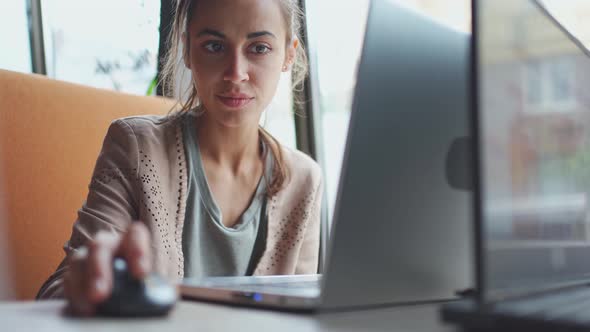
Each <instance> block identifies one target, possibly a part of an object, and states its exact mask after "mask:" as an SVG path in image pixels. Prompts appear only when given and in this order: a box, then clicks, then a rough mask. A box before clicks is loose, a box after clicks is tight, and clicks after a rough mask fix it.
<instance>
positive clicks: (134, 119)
mask: <svg viewBox="0 0 590 332" xmlns="http://www.w3.org/2000/svg"><path fill="white" fill-rule="evenodd" d="M182 116H183V115H177V114H166V115H159V114H147V115H134V116H127V117H122V118H118V119H115V120H113V121H112V125H116V124H124V125H126V126H128V127H130V128H131V129H132V130H133V132H135V133H136V134H139V133H143V132H149V133H153V132H157V131H166V130H169V129H170V128H174V127H175V125H176V124H177V123H178V121H179V120H180V119H181V118H182Z"/></svg>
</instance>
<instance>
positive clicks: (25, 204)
mask: <svg viewBox="0 0 590 332" xmlns="http://www.w3.org/2000/svg"><path fill="white" fill-rule="evenodd" d="M173 104H174V102H173V101H172V100H169V99H165V98H158V97H142V96H133V95H127V94H122V93H117V92H113V91H107V90H102V89H96V88H91V87H86V86H82V85H77V84H72V83H66V82H62V81H57V80H53V79H48V78H46V77H44V76H40V75H34V74H21V73H15V72H10V71H4V70H0V172H2V173H1V174H0V179H3V185H4V188H2V189H3V190H0V192H3V196H4V199H3V201H4V213H3V215H4V218H5V221H4V224H5V225H4V228H5V231H6V234H5V235H6V236H5V238H6V240H7V244H8V249H9V252H10V253H11V257H10V259H9V260H8V261H9V262H10V263H9V264H8V265H9V269H8V270H9V271H12V280H13V284H14V294H15V296H16V298H17V299H32V298H34V296H35V294H36V292H37V290H38V289H39V287H40V286H41V284H42V283H43V281H44V280H45V279H46V278H47V277H48V276H49V275H50V274H51V273H52V272H53V270H54V269H55V268H56V267H57V265H58V264H59V262H60V261H61V259H62V258H63V257H64V253H63V251H62V249H61V248H62V245H63V244H64V243H65V241H66V240H67V239H68V238H69V236H70V233H71V228H72V224H73V222H74V221H75V219H76V212H77V210H78V209H79V208H80V207H81V205H82V203H83V202H84V200H85V198H86V195H87V193H88V184H89V183H90V176H91V174H92V170H93V168H94V164H95V161H96V158H97V156H98V152H99V151H100V148H101V145H102V141H103V139H104V136H105V134H106V131H107V128H108V126H109V124H110V123H111V121H112V120H114V119H116V118H120V117H124V116H130V115H139V114H166V113H167V112H168V111H169V110H170V109H171V108H172V107H173ZM1 198H2V197H0V199H1Z"/></svg>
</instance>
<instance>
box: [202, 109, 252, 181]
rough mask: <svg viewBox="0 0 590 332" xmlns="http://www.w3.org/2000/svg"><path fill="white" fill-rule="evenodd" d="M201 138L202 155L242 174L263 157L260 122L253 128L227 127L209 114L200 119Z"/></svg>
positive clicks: (211, 161) (233, 171)
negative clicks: (259, 130)
mask: <svg viewBox="0 0 590 332" xmlns="http://www.w3.org/2000/svg"><path fill="white" fill-rule="evenodd" d="M197 139H198V142H199V150H200V153H201V156H202V158H204V159H207V161H208V162H210V163H213V164H216V165H218V166H221V167H223V168H229V169H230V170H231V172H232V173H234V174H238V173H241V172H243V170H244V166H245V168H248V169H249V168H250V167H251V166H248V165H252V163H257V162H259V161H260V160H261V158H260V155H261V150H260V143H259V142H260V141H259V140H260V137H259V132H258V125H256V126H249V127H238V128H229V127H224V126H221V125H219V124H218V123H216V122H215V121H213V119H211V118H208V117H207V115H206V113H205V114H203V115H202V116H200V117H198V118H197Z"/></svg>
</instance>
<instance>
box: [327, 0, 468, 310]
mask: <svg viewBox="0 0 590 332" xmlns="http://www.w3.org/2000/svg"><path fill="white" fill-rule="evenodd" d="M469 40H470V38H469V35H467V34H466V33H463V32H459V31H456V30H453V29H451V28H449V27H446V26H444V25H442V24H439V23H437V22H435V21H433V20H432V19H430V18H428V17H426V16H423V15H421V14H419V13H417V12H414V11H412V10H410V9H407V8H405V7H403V6H401V5H400V4H398V3H397V2H396V1H392V0H373V1H371V4H370V9H369V14H368V21H367V26H366V31H365V39H364V44H363V50H362V54H361V61H360V65H359V68H358V72H357V83H356V88H355V95H354V100H353V108H352V112H351V118H350V124H349V127H348V135H347V141H346V146H345V152H344V156H343V164H342V170H341V173H340V182H339V187H338V193H337V199H336V203H335V212H334V216H333V224H332V233H331V242H330V244H329V246H328V257H327V264H326V270H325V275H324V278H323V279H322V281H323V289H322V301H321V303H322V304H321V305H322V307H323V308H339V307H355V306H357V307H358V306H367V305H379V304H390V303H404V302H416V301H424V300H433V299H445V298H446V299H448V298H452V297H454V295H455V292H456V291H458V290H461V289H465V288H468V287H471V286H473V284H472V278H471V274H470V272H471V270H472V269H471V267H470V262H471V261H472V260H471V255H470V253H471V252H472V250H471V247H470V245H471V243H472V242H471V239H470V234H471V233H470V224H471V222H470V213H471V212H470V206H471V205H470V194H469V192H468V191H467V190H465V189H466V187H465V181H464V179H465V178H466V175H465V174H466V168H467V165H466V161H465V153H466V151H467V150H466V146H465V145H464V144H463V142H464V141H463V140H462V138H464V137H465V136H466V132H467V106H466V105H467V94H466V90H467V82H466V80H467V76H468V75H467V71H468V68H469V66H468V61H469V60H468V49H469V48H468V46H469Z"/></svg>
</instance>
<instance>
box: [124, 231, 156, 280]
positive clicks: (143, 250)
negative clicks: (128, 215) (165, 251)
mask: <svg viewBox="0 0 590 332" xmlns="http://www.w3.org/2000/svg"><path fill="white" fill-rule="evenodd" d="M150 241H151V240H150V232H149V230H148V228H147V227H146V226H145V225H144V224H143V223H142V222H134V223H132V224H131V225H130V226H129V229H128V230H127V233H125V235H124V236H123V239H122V241H121V244H120V247H119V250H118V251H117V255H119V256H122V257H124V258H125V260H126V261H127V264H128V266H129V269H130V270H131V274H132V275H133V276H134V277H136V278H138V279H140V278H143V277H145V276H146V275H147V274H148V273H149V272H150V271H151V269H152V266H151V261H152V252H151V247H150Z"/></svg>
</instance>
